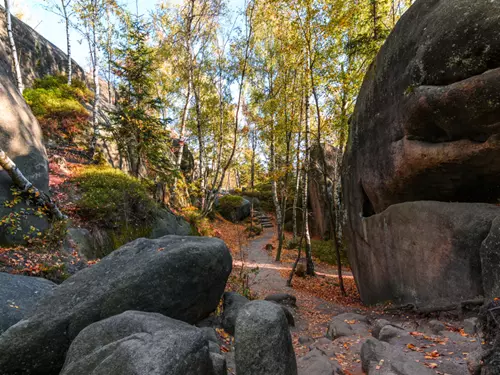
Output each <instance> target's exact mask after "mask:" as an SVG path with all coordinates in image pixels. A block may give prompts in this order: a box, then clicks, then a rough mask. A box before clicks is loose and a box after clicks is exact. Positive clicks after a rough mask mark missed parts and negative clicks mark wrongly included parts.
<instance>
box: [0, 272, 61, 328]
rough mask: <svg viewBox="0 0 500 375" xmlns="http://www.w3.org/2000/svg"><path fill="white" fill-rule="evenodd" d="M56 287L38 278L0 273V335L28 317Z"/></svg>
mask: <svg viewBox="0 0 500 375" xmlns="http://www.w3.org/2000/svg"><path fill="white" fill-rule="evenodd" d="M56 286H57V285H56V284H54V283H53V282H51V281H49V280H45V279H41V278H39V277H28V276H21V275H11V274H8V273H4V272H0V334H1V333H2V332H4V331H6V330H7V329H8V328H9V327H11V326H13V325H14V324H16V323H17V322H19V321H20V320H22V319H23V318H24V317H25V316H27V315H29V314H30V313H31V312H32V311H33V310H34V309H35V307H36V305H37V303H38V301H40V300H41V299H42V298H44V297H47V296H50V295H52V293H53V292H54V288H55V287H56Z"/></svg>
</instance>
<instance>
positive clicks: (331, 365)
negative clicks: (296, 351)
mask: <svg viewBox="0 0 500 375" xmlns="http://www.w3.org/2000/svg"><path fill="white" fill-rule="evenodd" d="M297 367H298V373H299V375H343V374H344V372H343V371H342V368H341V367H340V365H339V364H338V363H337V362H334V361H330V360H329V359H328V357H327V356H326V355H325V354H324V353H323V352H321V351H320V350H318V349H313V350H311V351H310V352H309V353H307V354H306V355H305V356H304V357H302V358H300V359H299V360H298V361H297Z"/></svg>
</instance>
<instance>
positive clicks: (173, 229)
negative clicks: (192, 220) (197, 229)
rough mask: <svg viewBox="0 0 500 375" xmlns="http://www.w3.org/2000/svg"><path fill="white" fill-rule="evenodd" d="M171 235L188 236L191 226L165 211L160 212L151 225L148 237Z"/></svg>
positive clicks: (179, 217) (182, 219)
mask: <svg viewBox="0 0 500 375" xmlns="http://www.w3.org/2000/svg"><path fill="white" fill-rule="evenodd" d="M171 234H175V235H178V236H189V235H190V234H191V225H190V224H189V223H188V222H187V221H186V220H184V218H182V217H181V216H177V215H175V214H173V213H172V212H170V211H167V210H160V211H159V212H158V214H157V217H156V219H155V221H154V223H153V228H152V230H151V235H150V237H151V238H159V237H163V236H167V235H171Z"/></svg>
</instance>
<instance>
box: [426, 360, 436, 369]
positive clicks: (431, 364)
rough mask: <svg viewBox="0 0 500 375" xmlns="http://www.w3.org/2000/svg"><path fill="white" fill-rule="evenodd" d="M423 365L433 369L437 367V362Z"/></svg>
mask: <svg viewBox="0 0 500 375" xmlns="http://www.w3.org/2000/svg"><path fill="white" fill-rule="evenodd" d="M424 365H425V366H426V367H429V368H431V369H434V368H436V367H438V365H437V363H434V362H433V363H424Z"/></svg>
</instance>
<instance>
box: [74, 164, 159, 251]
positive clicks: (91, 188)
mask: <svg viewBox="0 0 500 375" xmlns="http://www.w3.org/2000/svg"><path fill="white" fill-rule="evenodd" d="M74 182H76V184H77V185H78V189H79V192H80V194H81V197H80V198H79V199H78V200H77V201H76V208H77V213H78V215H79V216H80V217H81V218H82V220H83V221H85V222H86V223H87V224H88V225H89V226H91V227H94V228H96V229H98V230H99V231H101V232H102V231H105V232H106V233H107V235H108V237H109V241H102V242H103V244H105V243H106V242H109V243H108V244H107V246H104V245H103V246H104V247H108V249H103V250H102V252H103V254H102V255H106V253H107V252H109V251H112V250H114V249H116V248H118V247H120V246H122V245H124V244H125V243H127V242H130V241H132V240H134V239H136V238H139V237H147V236H149V234H150V233H151V230H152V227H151V225H152V223H153V221H154V217H155V216H156V212H157V208H158V207H157V205H156V203H155V201H154V200H153V198H152V197H151V196H150V194H149V190H148V187H147V186H146V184H145V183H143V182H141V181H140V180H139V179H137V178H134V177H132V176H130V175H128V174H126V173H124V172H122V171H120V170H118V169H114V168H112V167H110V166H89V167H86V168H84V170H83V171H81V172H80V173H79V175H78V176H77V177H75V178H74Z"/></svg>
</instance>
